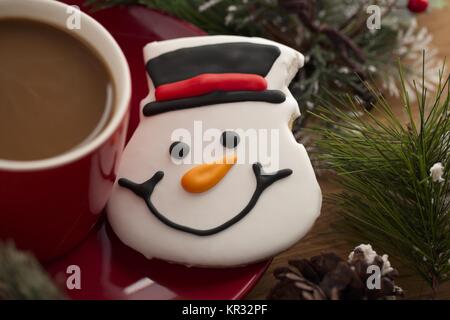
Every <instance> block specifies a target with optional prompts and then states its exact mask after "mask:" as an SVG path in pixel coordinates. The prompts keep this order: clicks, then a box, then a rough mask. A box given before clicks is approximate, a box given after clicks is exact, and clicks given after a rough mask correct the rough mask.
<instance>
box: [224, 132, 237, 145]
mask: <svg viewBox="0 0 450 320" xmlns="http://www.w3.org/2000/svg"><path fill="white" fill-rule="evenodd" d="M221 140H222V141H221V142H222V145H223V146H224V147H226V148H236V146H237V145H238V144H239V135H238V134H237V133H235V132H233V131H225V132H224V133H222V137H221Z"/></svg>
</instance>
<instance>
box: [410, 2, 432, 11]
mask: <svg viewBox="0 0 450 320" xmlns="http://www.w3.org/2000/svg"><path fill="white" fill-rule="evenodd" d="M427 8H428V0H409V1H408V9H409V10H410V11H411V12H415V13H421V12H424V11H425V10H427Z"/></svg>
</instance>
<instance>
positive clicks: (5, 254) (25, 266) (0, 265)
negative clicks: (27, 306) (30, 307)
mask: <svg viewBox="0 0 450 320" xmlns="http://www.w3.org/2000/svg"><path fill="white" fill-rule="evenodd" d="M62 297H63V295H62V293H61V291H60V290H59V289H58V288H57V287H56V286H55V285H54V284H53V282H52V280H51V279H50V278H49V276H48V275H47V274H46V273H45V271H44V270H43V269H42V267H41V266H40V264H39V262H38V261H37V260H36V259H35V258H34V257H33V256H32V255H31V254H28V253H25V252H21V251H19V250H17V249H16V248H15V246H14V245H13V244H12V243H1V242H0V300H2V299H21V300H22V299H32V300H36V299H61V298H62Z"/></svg>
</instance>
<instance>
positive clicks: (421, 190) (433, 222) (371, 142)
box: [316, 70, 450, 290]
mask: <svg viewBox="0 0 450 320" xmlns="http://www.w3.org/2000/svg"><path fill="white" fill-rule="evenodd" d="M422 72H423V73H424V72H425V71H424V70H422ZM400 75H402V72H401V70H400ZM439 79H440V81H439V86H438V89H437V92H436V95H435V96H434V97H432V98H430V97H429V94H428V92H427V89H426V88H425V86H424V85H423V83H424V81H425V80H424V79H422V84H421V85H419V86H417V85H415V93H416V101H417V107H415V106H413V105H412V104H411V97H410V96H409V95H408V91H407V90H406V88H405V85H404V79H403V78H402V81H403V82H402V83H403V86H402V95H403V97H402V99H403V111H404V112H405V113H406V118H407V124H406V126H405V125H404V124H403V123H402V121H401V120H400V119H399V117H397V116H396V115H395V114H394V112H393V109H392V107H391V106H390V105H389V104H388V102H387V101H386V100H385V99H384V98H383V97H382V96H381V95H380V94H379V93H377V92H376V91H375V89H373V88H372V87H369V88H370V90H371V91H372V92H373V93H374V94H376V95H377V97H378V98H377V103H376V107H375V108H376V111H377V113H379V115H378V116H375V115H373V114H372V113H368V112H364V110H363V112H364V113H365V114H364V116H360V112H361V108H360V107H359V106H358V103H357V102H356V101H355V100H354V99H352V98H350V97H348V98H346V99H339V98H337V99H335V103H337V104H346V105H347V106H351V109H352V112H350V113H348V112H343V111H340V110H337V109H336V108H335V105H334V104H333V105H332V104H330V103H325V105H326V107H324V108H321V109H320V112H318V114H317V116H318V117H319V118H321V119H322V120H324V121H325V122H326V123H327V124H328V125H330V126H333V127H335V129H336V130H332V131H331V130H327V128H317V130H316V131H317V133H318V134H319V135H320V137H321V139H319V140H318V145H319V150H320V153H321V158H322V160H323V161H324V164H325V165H326V166H327V167H329V168H332V169H333V170H334V171H335V172H336V173H337V176H336V180H337V182H338V183H339V184H340V185H341V186H342V189H343V191H342V192H340V193H338V194H336V195H333V196H332V197H331V199H330V200H331V201H333V202H334V203H335V204H336V205H337V207H338V208H339V210H340V213H341V214H342V217H343V222H344V223H343V224H342V226H343V227H344V228H345V229H346V230H347V231H351V232H352V234H353V235H356V236H357V237H358V238H359V239H360V240H362V241H366V242H370V243H372V244H374V245H376V246H378V247H381V248H383V249H384V250H387V251H388V252H390V253H391V254H393V255H395V256H396V257H398V258H400V259H402V260H403V261H404V262H405V263H406V265H409V266H412V267H413V268H414V269H415V270H416V271H417V272H418V274H420V275H421V276H422V277H423V279H425V280H426V281H427V282H428V283H429V284H430V286H431V287H432V288H433V289H434V290H436V289H437V287H438V285H439V284H440V283H442V282H444V281H446V280H447V279H448V277H449V275H450V232H449V231H450V215H449V209H450V198H449V196H450V181H449V180H450V156H449V152H450V135H449V129H450V112H449V102H450V95H449V92H450V91H449V78H448V77H445V78H443V73H442V72H441V73H440V74H439ZM330 107H333V109H330ZM380 116H381V117H380ZM438 162H441V163H442V165H443V166H444V174H443V176H442V179H443V180H442V181H441V182H439V181H436V179H434V180H433V179H432V177H431V176H430V168H431V167H432V166H433V165H434V164H436V163H438Z"/></svg>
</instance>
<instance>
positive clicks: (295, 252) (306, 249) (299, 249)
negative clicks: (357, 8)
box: [247, 4, 450, 299]
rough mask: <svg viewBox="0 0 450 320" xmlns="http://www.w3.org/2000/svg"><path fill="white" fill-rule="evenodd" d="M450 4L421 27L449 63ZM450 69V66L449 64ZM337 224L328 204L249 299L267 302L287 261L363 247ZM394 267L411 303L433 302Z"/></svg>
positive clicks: (331, 187) (328, 181)
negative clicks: (277, 271) (275, 272)
mask: <svg viewBox="0 0 450 320" xmlns="http://www.w3.org/2000/svg"><path fill="white" fill-rule="evenodd" d="M449 17H450V4H449V5H448V6H447V7H446V8H443V9H434V10H432V11H431V12H429V13H426V14H422V15H420V16H419V25H423V26H426V27H427V28H428V29H429V31H430V32H431V33H432V34H433V36H434V39H433V45H434V46H435V47H437V48H438V49H439V53H440V55H441V57H444V56H447V61H448V59H450V36H449V34H450V22H449ZM447 65H448V63H447ZM393 105H394V106H398V111H399V113H401V111H400V104H399V103H398V101H395V100H394V101H393ZM318 180H319V183H320V186H321V188H322V193H323V194H324V196H326V195H327V194H330V193H333V192H336V191H337V190H338V188H337V187H336V186H335V184H334V183H333V181H332V180H333V179H332V177H331V176H320V177H318ZM334 221H336V212H335V209H334V208H333V206H330V205H328V204H324V205H323V206H322V213H321V216H320V217H319V219H318V220H317V222H316V224H315V226H314V227H313V229H312V230H311V231H310V232H309V233H308V234H307V236H306V237H304V238H303V239H302V240H301V241H300V242H298V243H297V244H296V245H295V246H293V247H292V248H290V249H289V250H287V251H285V252H283V253H281V254H279V255H278V256H276V257H275V258H274V259H273V261H272V264H271V265H270V267H269V268H268V270H267V271H266V273H265V274H264V276H263V277H262V279H261V280H260V281H259V283H258V284H257V285H256V287H255V288H254V289H253V290H252V291H251V292H250V293H249V295H248V296H247V298H248V299H264V298H265V297H266V295H267V294H268V292H269V291H270V289H271V288H272V287H273V285H274V284H275V278H274V277H273V275H272V272H273V270H274V269H275V268H276V267H279V266H283V265H286V264H287V261H288V260H289V259H292V258H296V257H305V258H309V257H312V256H315V255H318V254H320V253H322V252H332V251H333V252H335V253H337V254H339V255H340V256H341V257H347V256H348V254H349V252H350V251H351V250H352V249H353V247H355V246H356V245H358V244H359V243H348V242H346V241H345V240H344V239H343V238H342V236H340V235H337V234H336V233H335V232H334V231H333V229H332V228H331V225H332V224H333V222H334ZM374 249H375V250H376V251H377V252H378V253H379V254H382V253H383V252H382V250H381V249H380V248H374ZM390 260H391V262H392V263H393V265H394V267H395V268H397V269H398V270H399V272H400V276H399V278H398V279H397V280H396V283H397V284H398V285H399V286H400V287H402V288H403V289H404V291H405V298H409V299H427V298H430V293H431V290H429V288H428V286H427V284H426V283H425V282H423V281H422V280H421V279H420V278H419V277H417V276H416V275H414V273H413V272H412V271H411V270H407V268H406V267H405V266H403V265H401V264H400V263H399V262H398V261H397V260H396V259H395V257H390ZM436 298H438V299H450V283H447V284H444V285H442V286H441V287H440V290H439V292H438V294H437V296H436Z"/></svg>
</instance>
